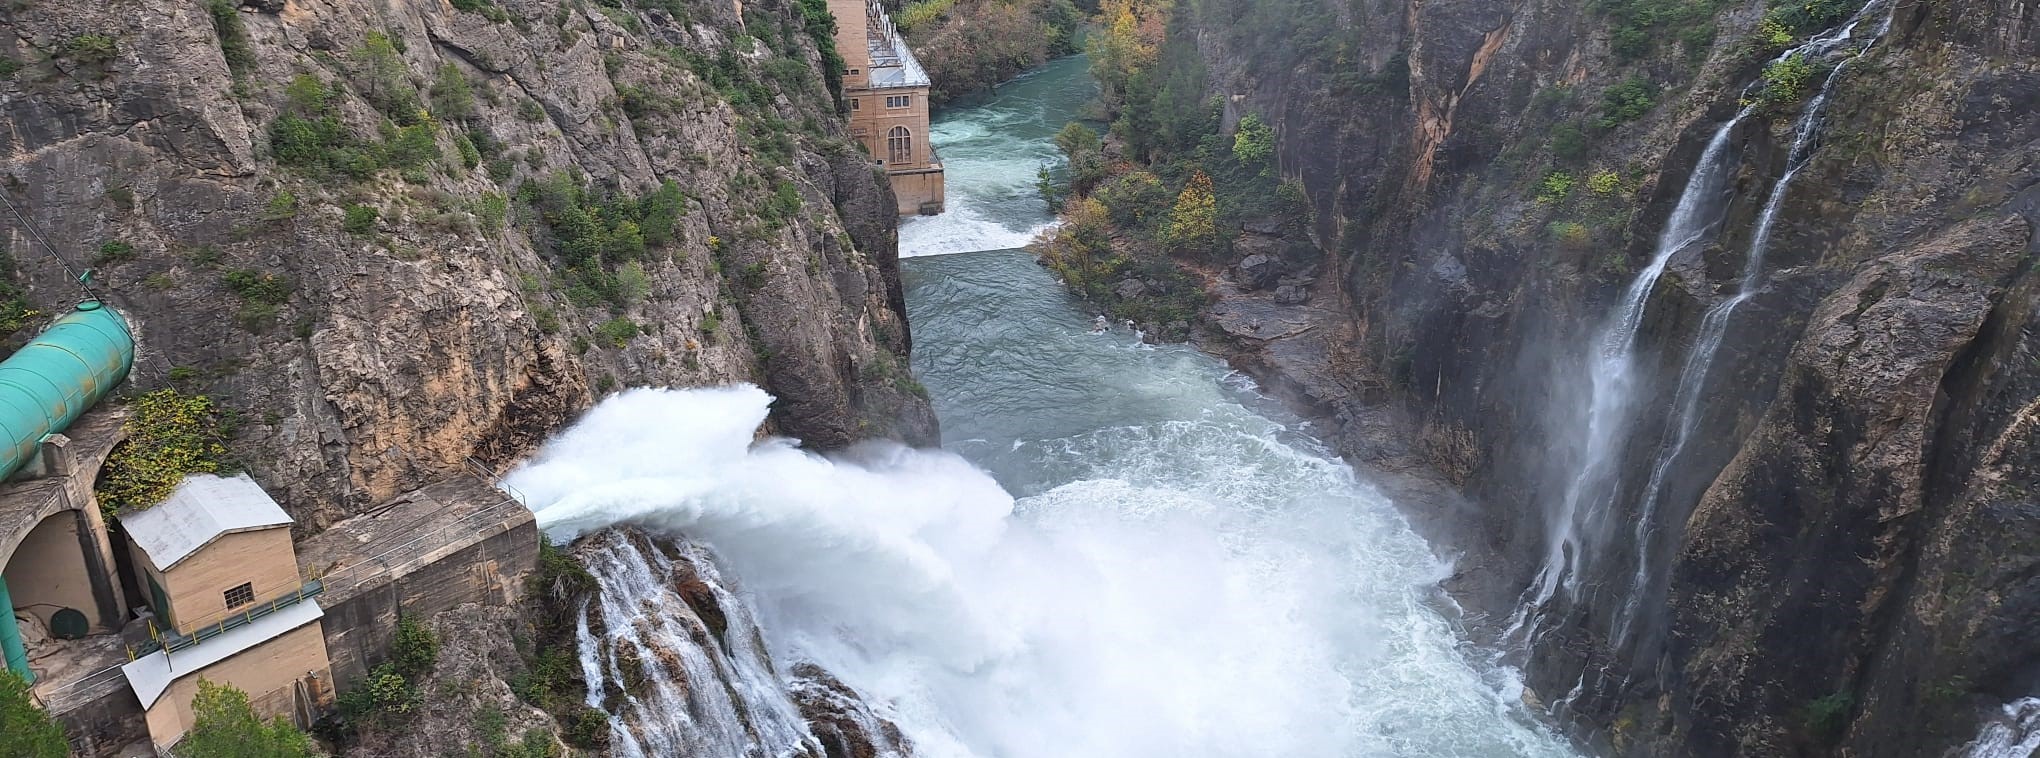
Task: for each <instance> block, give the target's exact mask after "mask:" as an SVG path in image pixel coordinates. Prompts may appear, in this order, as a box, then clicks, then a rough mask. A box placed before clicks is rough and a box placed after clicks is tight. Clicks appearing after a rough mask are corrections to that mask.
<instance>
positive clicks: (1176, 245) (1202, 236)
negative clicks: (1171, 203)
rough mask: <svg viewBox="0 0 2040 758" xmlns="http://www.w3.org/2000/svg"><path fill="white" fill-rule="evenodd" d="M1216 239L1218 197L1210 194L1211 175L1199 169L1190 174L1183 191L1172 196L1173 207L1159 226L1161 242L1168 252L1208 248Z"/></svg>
mask: <svg viewBox="0 0 2040 758" xmlns="http://www.w3.org/2000/svg"><path fill="white" fill-rule="evenodd" d="M1217 239H1218V200H1217V198H1215V197H1213V196H1212V194H1211V177H1209V176H1205V175H1204V172H1202V171H1199V172H1196V173H1194V174H1191V175H1190V181H1188V182H1185V183H1184V184H1183V191H1182V192H1181V193H1178V194H1177V195H1176V207H1174V208H1172V209H1170V211H1169V220H1168V222H1167V223H1164V224H1163V225H1162V242H1163V243H1165V244H1167V245H1168V246H1169V248H1170V250H1172V251H1179V252H1180V251H1189V250H1209V249H1210V248H1211V245H1212V243H1213V242H1215V241H1217Z"/></svg>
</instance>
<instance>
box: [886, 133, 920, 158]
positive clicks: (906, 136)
mask: <svg viewBox="0 0 2040 758" xmlns="http://www.w3.org/2000/svg"><path fill="white" fill-rule="evenodd" d="M885 154H886V159H885V162H887V163H913V162H914V135H912V134H910V133H908V132H907V128H906V127H904V126H895V127H893V128H892V131H891V132H889V133H887V134H886V136H885Z"/></svg>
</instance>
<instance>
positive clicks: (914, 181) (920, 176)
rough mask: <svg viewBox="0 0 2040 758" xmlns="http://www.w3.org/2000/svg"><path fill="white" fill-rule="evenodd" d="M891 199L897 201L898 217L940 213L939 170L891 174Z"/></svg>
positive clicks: (940, 180)
mask: <svg viewBox="0 0 2040 758" xmlns="http://www.w3.org/2000/svg"><path fill="white" fill-rule="evenodd" d="M887 178H889V179H891V180H892V189H893V197H894V198H897V199H898V200H899V206H900V215H902V216H907V215H913V214H916V213H929V214H934V213H941V212H942V204H943V195H942V192H943V186H942V185H943V179H942V171H941V169H926V170H921V171H910V172H906V173H899V174H891V175H889V176H888V177H887Z"/></svg>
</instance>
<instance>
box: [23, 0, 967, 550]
mask: <svg viewBox="0 0 2040 758" xmlns="http://www.w3.org/2000/svg"><path fill="white" fill-rule="evenodd" d="M830 23H831V22H830V21H829V19H828V16H827V13H826V10H825V9H823V8H822V7H821V4H820V3H799V2H793V1H792V0H788V1H786V2H780V1H778V0H765V1H763V2H750V3H736V2H717V1H714V0H703V1H701V2H691V1H682V0H663V1H659V2H651V1H646V2H637V1H636V0H633V1H632V2H629V3H618V2H609V3H578V2H558V1H555V0H503V1H502V2H495V1H493V0H458V1H457V2H453V3H450V4H449V3H447V2H440V1H436V0H419V1H416V2H413V1H408V0H407V1H405V2H391V3H382V2H356V1H354V0H307V1H304V2H299V1H297V0H261V2H249V3H247V4H246V5H238V4H236V3H234V2H232V1H231V0H215V1H214V2H211V3H191V2H168V1H163V2H158V1H156V0H136V1H135V2H124V3H116V4H111V5H107V4H101V5H82V6H81V5H72V4H58V3H48V2H40V1H39V0H25V1H22V2H12V3H8V4H7V5H6V6H5V8H4V10H0V29H4V30H5V31H6V33H5V34H0V61H4V66H0V69H4V70H0V74H4V79H0V108H4V114H5V116H4V123H5V129H4V130H0V156H4V161H5V164H4V177H5V183H6V186H5V188H4V191H5V193H6V195H7V197H8V199H9V200H10V201H11V202H12V203H13V204H14V206H16V207H18V208H19V209H20V210H21V213H22V214H23V216H25V218H26V220H27V221H28V222H30V223H31V224H32V225H33V226H32V227H27V226H24V225H22V224H20V223H16V222H15V221H14V220H13V219H11V218H10V220H9V223H7V224H6V225H5V229H6V232H5V233H6V238H5V239H6V244H7V251H8V254H9V255H10V256H11V263H12V266H11V268H12V271H11V274H12V281H13V282H14V283H15V285H16V286H15V287H14V289H12V290H10V292H13V291H19V292H22V293H25V298H24V300H23V301H18V302H17V304H26V305H30V306H33V307H35V308H40V309H44V310H47V309H49V308H53V307H58V306H61V305H67V304H68V303H69V302H70V301H71V300H72V299H74V298H76V297H78V296H79V292H78V288H77V287H75V286H74V285H73V284H72V283H71V282H69V281H68V280H67V279H68V276H67V274H66V273H65V271H64V270H63V269H62V268H61V267H60V266H59V265H58V263H56V262H55V260H54V259H53V258H52V256H51V255H50V254H48V253H46V252H45V251H44V250H43V249H42V246H41V245H40V244H39V243H38V242H37V240H36V238H35V234H36V233H38V232H39V233H40V235H42V236H43V237H45V238H47V239H48V241H49V242H50V243H51V244H52V245H53V246H54V249H55V255H56V256H57V257H61V258H64V259H67V260H68V261H69V263H70V265H71V266H73V267H75V268H84V267H87V266H90V267H91V268H93V269H94V271H95V277H94V284H93V287H94V289H95V290H96V291H97V292H98V293H100V294H101V295H102V296H104V297H107V298H108V299H110V300H111V301H112V302H114V303H115V304H116V305H118V306H120V307H121V309H122V311H123V312H124V313H126V314H128V315H129V316H130V317H131V318H132V319H133V320H134V322H135V323H136V325H137V326H138V328H139V333H138V336H139V342H140V345H141V355H140V358H139V360H138V361H137V364H136V368H135V372H134V376H133V380H132V382H131V385H130V386H131V387H134V388H137V389H140V388H149V387H155V386H161V385H166V384H168V385H177V386H179V387H182V388H184V389H186V390H189V391H197V392H205V393H208V394H211V395H213V396H215V397H216V398H218V399H219V400H220V401H221V402H222V403H223V404H224V405H226V406H227V407H229V408H231V409H232V410H233V411H235V414H236V417H237V420H238V425H237V431H236V434H235V438H234V439H233V441H232V448H233V450H234V452H235V453H236V454H237V456H238V457H239V458H241V459H243V460H244V461H245V463H246V464H247V465H248V467H249V468H251V469H252V471H253V472H254V473H255V475H256V476H257V478H258V479H259V480H261V481H262V482H263V483H264V485H265V486H266V487H268V488H269V489H270V491H271V492H274V493H276V494H277V495H278V498H279V499H280V500H281V501H283V502H284V503H285V504H286V506H287V507H288V508H289V510H290V511H291V513H292V515H293V516H295V517H296V518H297V519H298V523H299V528H300V530H303V531H316V530H317V529H319V528H321V527H322V526H323V525H325V524H327V523H330V522H332V521H333V520H336V519H338V518H340V517H344V516H346V515H348V514H350V513H351V512H353V511H354V510H355V509H357V508H360V507H363V506H365V505H366V504H369V503H373V502H377V501H380V500H382V499H385V498H387V497H388V496H390V495H392V494H394V493H395V492H398V491H401V490H403V489H405V488H408V487H411V486H415V485H417V484H419V483H421V482H422V481H426V480H429V479H432V478H434V477H436V476H438V475H442V474H443V473H445V472H447V471H450V470H454V469H456V468H458V467H460V466H462V465H464V463H465V462H467V461H469V460H471V459H472V460H477V461H479V462H481V463H483V464H485V465H496V464H500V463H503V462H506V461H508V460H510V459H511V458H513V457H514V456H516V455H518V454H520V453H521V452H523V451H524V450H526V449H527V448H529V447H530V446H532V445H534V444H535V443H536V442H537V441H539V440H540V439H541V438H542V437H543V436H544V435H545V434H546V433H548V432H549V431H551V430H552V429H554V428H555V427H557V426H559V425H561V424H562V423H563V422H565V421H566V420H568V419H569V418H570V417H571V416H572V415H573V414H574V413H575V412H576V411H577V410H579V409H581V408H583V407H585V406H587V405H589V404H590V403H592V402H593V401H594V400H595V399H597V398H598V397H600V396H601V395H603V394H605V393H607V392H609V391H611V390H612V389H615V388H618V387H621V386H624V385H700V384H713V383H721V382H728V381H755V382H757V383H759V384H760V385H762V386H765V387H767V388H769V389H770V390H771V391H772V392H773V393H774V394H775V395H777V396H778V397H779V398H780V401H779V403H778V405H777V407H776V409H775V413H774V415H773V423H774V424H775V425H776V427H777V429H776V431H778V432H780V433H784V434H787V435H790V436H795V437H800V438H802V439H804V440H806V441H808V442H809V443H811V444H813V445H816V446H819V447H824V448H828V447H837V446H841V445H845V444H848V443H849V442H851V441H852V440H855V439H858V438H862V437H870V436H893V437H900V438H905V439H910V440H919V441H925V440H931V439H933V436H932V430H933V426H934V420H933V416H932V414H931V413H930V411H929V410H928V408H927V405H926V402H925V400H924V399H923V398H922V397H920V395H919V391H918V390H917V389H915V385H914V384H913V383H912V382H911V381H908V378H907V377H908V373H907V368H906V366H907V361H906V358H907V354H908V350H909V348H910V345H911V339H910V337H909V333H908V330H907V325H906V322H905V315H904V309H903V304H902V300H901V297H902V296H901V291H900V285H899V281H898V272H897V268H896V261H897V250H896V242H895V239H896V236H895V231H896V230H895V219H894V217H893V215H892V214H891V213H890V212H889V211H888V210H887V209H889V208H891V207H892V205H891V203H892V200H891V198H890V196H889V195H890V190H889V189H888V188H887V186H886V184H885V182H884V180H883V177H882V176H881V175H880V174H879V173H878V172H877V171H876V170H875V169H874V168H873V167H872V165H871V162H870V161H869V160H868V159H866V157H865V156H863V155H862V154H861V152H860V151H859V149H858V148H857V147H856V146H855V145H854V143H853V142H852V141H850V140H848V139H847V138H846V136H845V132H844V128H843V126H842V123H841V121H840V119H839V117H838V115H837V109H836V99H835V97H834V96H833V95H832V90H833V88H834V87H835V84H834V74H833V73H830V68H829V66H828V64H826V63H825V61H827V60H828V59H829V58H830V57H831V56H830V50H829V49H828V48H827V46H828V45H829V44H831V43H829V42H828V40H829V32H828V28H829V27H828V24H830ZM818 44H820V45H821V46H822V48H820V49H818Z"/></svg>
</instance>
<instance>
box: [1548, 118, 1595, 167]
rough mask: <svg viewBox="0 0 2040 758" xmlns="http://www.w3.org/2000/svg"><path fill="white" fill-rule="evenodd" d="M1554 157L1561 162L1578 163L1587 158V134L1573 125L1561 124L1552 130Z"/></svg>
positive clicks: (1550, 143)
mask: <svg viewBox="0 0 2040 758" xmlns="http://www.w3.org/2000/svg"><path fill="white" fill-rule="evenodd" d="M1547 144H1548V145H1549V146H1550V147H1551V155H1552V157H1555V158H1558V159H1559V160H1566V161H1576V160H1579V159H1580V158H1583V157H1586V154H1587V134H1586V132H1583V131H1580V128H1579V127H1577V126H1574V125H1572V124H1559V125H1558V126H1555V127H1552V129H1551V141H1550V142H1549V143H1547Z"/></svg>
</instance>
